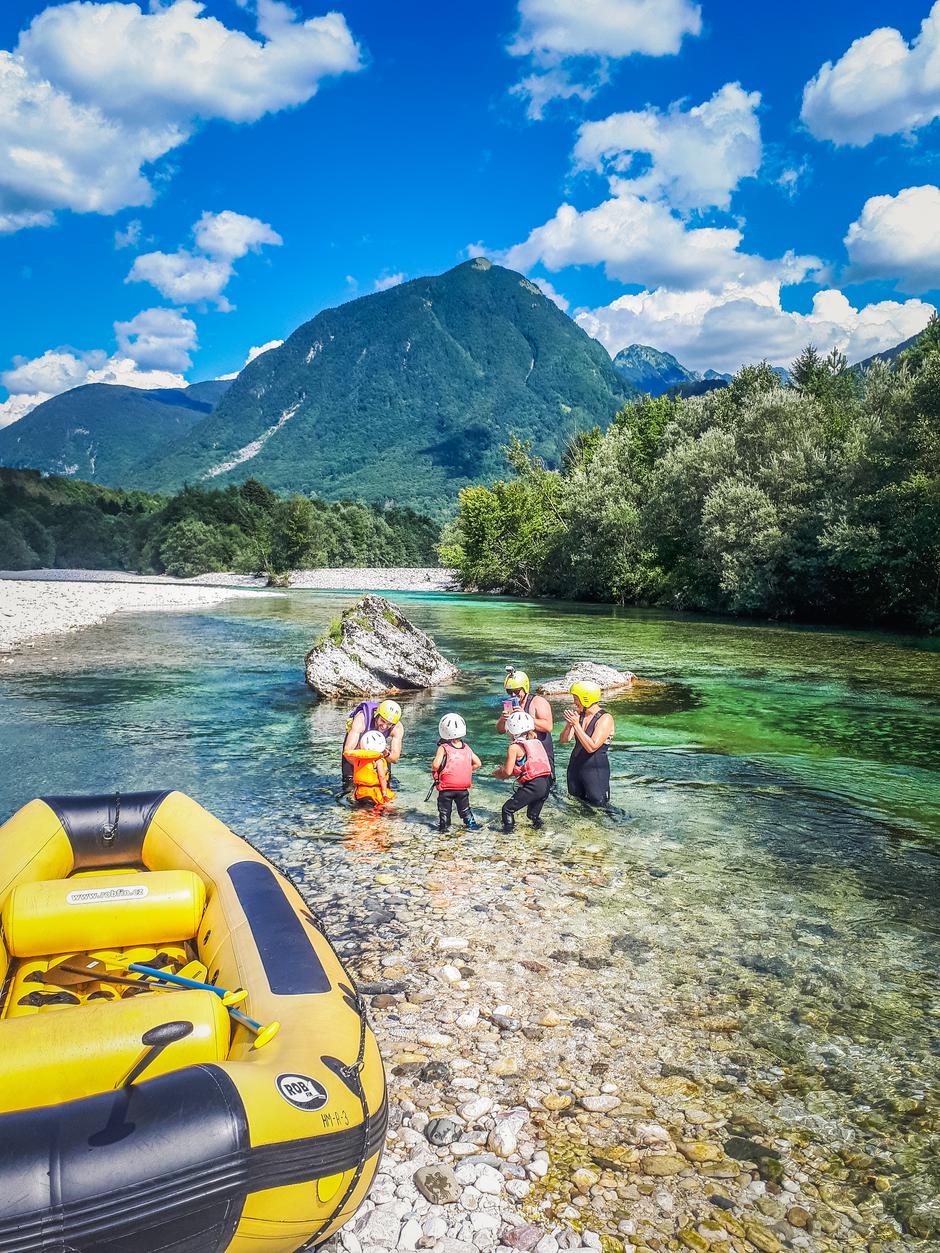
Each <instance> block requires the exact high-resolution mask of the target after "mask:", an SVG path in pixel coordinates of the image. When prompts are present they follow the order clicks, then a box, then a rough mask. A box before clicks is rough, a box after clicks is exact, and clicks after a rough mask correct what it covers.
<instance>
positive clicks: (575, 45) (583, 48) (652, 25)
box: [509, 0, 702, 118]
mask: <svg viewBox="0 0 940 1253" xmlns="http://www.w3.org/2000/svg"><path fill="white" fill-rule="evenodd" d="M701 29H702V13H701V8H700V7H699V5H698V4H696V3H694V2H693V0H519V29H518V31H517V33H516V36H515V38H514V39H513V41H512V43H511V44H510V45H509V51H510V53H511V54H512V55H513V56H517V57H528V58H529V59H530V63H531V65H532V67H533V73H531V74H529V75H527V76H526V77H525V78H523V79H522V81H521V82H519V83H518V84H517V85H516V86H515V87H514V88H513V91H514V93H515V94H517V95H521V96H523V97H527V98H528V100H529V106H528V114H529V117H531V118H540V117H541V116H542V114H543V111H544V109H545V106H546V105H547V104H548V103H549V102H550V101H551V100H557V99H561V100H566V99H571V98H572V97H575V96H577V97H580V98H581V99H583V100H587V99H590V97H591V96H592V95H593V94H594V92H595V91H596V90H597V87H598V85H599V84H600V83H601V82H603V81H604V79H605V78H606V66H607V63H608V62H609V61H610V60H612V59H618V60H619V59H620V58H623V57H629V56H632V55H633V54H634V53H641V54H643V55H645V56H653V57H661V56H669V55H672V54H674V53H676V52H678V51H679V48H680V46H681V44H682V40H683V39H684V37H685V36H686V35H697V34H698V33H699V32H700V31H701ZM576 71H577V74H578V77H577V78H576V77H575V72H576ZM585 77H586V78H587V81H586V82H582V81H579V79H584V78H585Z"/></svg>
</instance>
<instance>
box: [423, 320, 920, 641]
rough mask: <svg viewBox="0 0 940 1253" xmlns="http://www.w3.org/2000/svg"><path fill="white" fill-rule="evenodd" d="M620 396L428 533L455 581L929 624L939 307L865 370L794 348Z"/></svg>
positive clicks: (464, 500) (724, 609) (469, 493)
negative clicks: (604, 418)
mask: <svg viewBox="0 0 940 1253" xmlns="http://www.w3.org/2000/svg"><path fill="white" fill-rule="evenodd" d="M791 374H792V382H791V383H790V384H789V385H785V384H783V383H781V380H780V379H779V378H778V376H777V375H776V373H775V372H774V371H773V370H772V369H770V367H769V366H767V365H759V366H749V367H746V368H744V369H742V370H741V371H740V373H739V374H738V375H737V376H736V377H735V378H734V380H733V382H732V383H731V385H730V386H729V387H727V388H723V389H721V390H717V391H713V392H709V393H708V394H707V395H704V396H698V397H694V398H690V399H686V400H680V399H676V398H670V397H668V396H661V397H659V398H657V399H654V400H651V399H649V398H644V399H641V400H639V401H635V402H633V403H631V404H628V405H627V406H626V407H625V408H624V409H623V410H622V411H621V412H620V413H619V414H618V415H617V417H616V418H615V419H614V421H613V423H612V424H611V426H610V428H609V429H608V430H607V431H606V433H603V434H602V433H601V432H600V431H599V430H596V429H595V430H594V431H591V432H588V433H585V434H583V435H581V436H580V437H579V438H578V439H577V440H576V441H574V442H573V443H572V444H571V446H570V447H569V448H568V450H567V453H566V455H565V457H564V461H563V464H562V466H561V467H560V469H558V470H551V469H548V468H546V466H545V464H544V463H543V461H542V459H541V458H540V456H539V450H538V448H534V449H533V448H531V447H530V446H529V445H522V444H520V443H518V442H515V443H513V445H512V446H511V447H510V448H509V450H508V459H509V464H510V467H511V470H512V474H511V476H510V477H508V478H507V479H505V480H503V481H500V482H496V483H494V484H493V485H492V486H491V487H468V488H465V489H464V490H463V491H462V492H461V493H460V507H459V512H458V515H457V518H456V520H455V522H454V523H453V524H452V525H451V526H450V527H449V529H448V531H447V533H446V535H445V539H444V542H443V544H442V547H441V556H442V559H443V561H444V563H445V564H448V565H452V566H454V567H455V568H456V569H457V571H458V573H459V577H460V579H461V582H462V583H463V585H464V586H465V587H468V588H474V589H479V590H484V591H505V592H511V593H516V594H521V595H525V596H539V595H550V596H564V597H570V598H573V599H593V600H602V601H614V602H619V603H623V604H633V605H663V606H670V607H673V608H677V609H694V610H704V611H712V612H721V613H731V614H742V615H759V616H770V617H793V618H799V619H803V620H812V621H826V620H830V621H832V620H841V621H852V622H859V623H866V624H885V625H887V624H899V625H906V626H914V627H917V628H919V629H926V630H936V629H938V628H940V319H938V318H937V316H936V315H935V316H934V318H933V320H932V321H931V323H930V325H929V326H928V328H927V330H926V331H925V332H924V333H923V335H922V336H921V337H920V339H919V340H918V342H917V343H916V344H915V345H914V346H913V347H912V348H911V349H909V350H908V351H907V352H905V353H904V354H902V356H901V357H899V358H898V360H897V361H896V362H894V363H891V364H886V363H883V362H876V363H874V364H873V365H872V366H871V368H869V369H868V370H866V371H865V372H864V373H859V372H858V371H856V370H853V369H850V368H849V367H848V366H847V363H846V360H845V358H844V357H843V356H841V355H840V354H838V353H835V352H834V353H832V354H830V356H828V357H827V358H825V359H822V358H820V357H819V355H818V354H817V353H816V352H815V351H814V350H813V349H812V348H807V349H806V350H805V351H804V352H803V353H802V354H801V355H800V357H799V358H798V360H797V361H796V362H795V363H794V365H793V367H792V371H791Z"/></svg>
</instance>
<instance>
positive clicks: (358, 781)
mask: <svg viewBox="0 0 940 1253" xmlns="http://www.w3.org/2000/svg"><path fill="white" fill-rule="evenodd" d="M387 748H388V742H387V740H386V739H385V736H384V735H383V734H382V732H381V731H366V733H365V735H363V736H362V738H361V739H360V741H359V746H358V747H357V748H348V749H346V750H345V751H344V753H343V757H344V758H345V759H346V760H347V761H348V762H349V763H350V764H351V766H352V772H353V776H352V785H353V799H354V800H355V802H356V804H357V805H371V806H372V807H373V809H374V810H378V809H381V808H382V806H383V805H387V804H388V803H389V802H390V801H393V800H394V799H395V793H394V792H393V791H392V790H391V788H390V787H389V776H388V762H387V761H386V760H385V752H386V749H387Z"/></svg>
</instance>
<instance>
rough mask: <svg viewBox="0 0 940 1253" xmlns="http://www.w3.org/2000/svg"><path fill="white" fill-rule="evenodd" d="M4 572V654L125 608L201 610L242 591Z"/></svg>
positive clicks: (0, 605) (0, 648)
mask: <svg viewBox="0 0 940 1253" xmlns="http://www.w3.org/2000/svg"><path fill="white" fill-rule="evenodd" d="M60 573H68V574H74V573H75V572H74V571H68V572H65V571H63V572H60ZM96 573H97V572H96ZM0 577H2V579H3V582H2V584H0V653H3V652H12V651H13V650H15V649H17V648H20V647H27V648H28V647H30V646H31V645H32V644H33V643H35V641H36V640H37V639H40V638H41V637H42V636H46V635H56V634H60V633H62V632H66V631H78V630H80V629H81V628H82V627H87V626H93V625H94V624H95V623H97V622H103V621H104V619H105V618H108V617H110V616H111V614H113V613H119V612H121V611H129V612H132V613H142V612H144V611H147V610H151V609H203V608H205V607H206V606H207V605H215V604H218V602H219V601H222V600H225V599H227V597H229V596H236V595H238V594H239V593H238V591H237V590H235V589H232V588H221V587H188V586H186V585H185V584H184V585H182V586H180V585H179V584H174V583H172V582H170V581H169V580H160V579H150V580H147V581H146V582H143V583H137V582H130V581H116V582H105V581H104V580H99V579H97V578H96V579H93V580H89V581H76V580H74V579H63V578H53V579H36V578H30V579H19V578H12V577H9V576H7V575H2V576H0Z"/></svg>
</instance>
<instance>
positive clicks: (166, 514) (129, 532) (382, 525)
mask: <svg viewBox="0 0 940 1253" xmlns="http://www.w3.org/2000/svg"><path fill="white" fill-rule="evenodd" d="M437 541H438V528H437V524H436V523H434V522H432V521H431V520H430V519H429V518H425V517H422V516H421V515H420V514H417V513H414V512H413V511H412V510H411V509H381V508H379V507H378V506H374V505H364V504H356V503H351V502H339V503H328V502H326V501H321V500H311V499H310V498H308V497H306V496H299V495H295V496H290V497H286V496H278V495H276V494H275V493H274V492H272V491H271V490H270V488H268V487H265V486H264V484H262V483H259V482H257V481H256V480H254V479H249V480H248V481H247V482H245V483H242V484H241V485H240V486H238V487H226V488H223V489H221V490H209V489H207V488H201V487H185V488H183V490H182V491H180V492H178V493H177V494H176V495H175V496H170V497H167V496H154V495H151V494H150V493H148V492H137V491H122V490H119V489H115V488H107V487H99V486H98V485H97V484H93V483H83V482H80V481H77V480H75V479H67V478H57V477H55V476H50V477H44V476H42V475H40V474H39V473H38V471H35V470H6V469H0V570H28V569H36V568H40V567H51V568H59V569H62V568H65V569H68V568H78V569H81V568H88V569H99V570H124V571H134V572H136V573H138V574H169V575H173V576H175V577H178V578H191V577H192V576H194V575H199V574H206V573H211V572H213V571H235V572H236V573H241V574H255V573H259V572H263V573H265V574H273V575H278V576H286V574H287V573H288V572H289V571H291V570H299V569H305V568H308V567H316V566H369V567H376V566H377V567H387V566H432V565H435V564H436V562H437Z"/></svg>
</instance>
